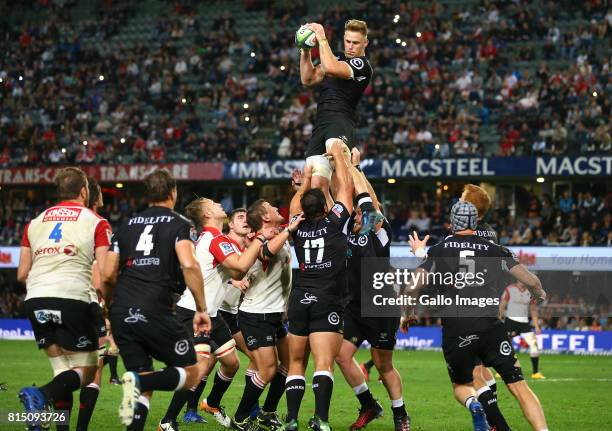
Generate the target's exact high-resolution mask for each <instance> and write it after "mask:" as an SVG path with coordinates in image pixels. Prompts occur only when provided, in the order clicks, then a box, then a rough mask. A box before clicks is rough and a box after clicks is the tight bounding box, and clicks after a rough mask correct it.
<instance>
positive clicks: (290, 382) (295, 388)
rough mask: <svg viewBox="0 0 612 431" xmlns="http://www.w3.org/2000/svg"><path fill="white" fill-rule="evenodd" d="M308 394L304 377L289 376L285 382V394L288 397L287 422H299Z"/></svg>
mask: <svg viewBox="0 0 612 431" xmlns="http://www.w3.org/2000/svg"><path fill="white" fill-rule="evenodd" d="M304 392H306V379H305V378H304V376H287V379H286V381H285V394H286V395H287V422H289V421H291V420H294V419H295V420H297V418H298V413H299V411H300V405H301V404H302V398H304Z"/></svg>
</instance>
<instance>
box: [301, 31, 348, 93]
mask: <svg viewBox="0 0 612 431" xmlns="http://www.w3.org/2000/svg"><path fill="white" fill-rule="evenodd" d="M306 27H307V28H308V29H310V30H312V31H314V33H315V35H316V36H317V42H318V43H319V57H320V58H321V64H320V67H321V68H322V70H323V75H327V76H332V77H334V78H340V79H352V78H353V69H351V67H350V66H349V65H348V63H346V62H344V61H339V60H338V59H337V58H336V56H335V55H334V53H333V52H332V50H331V47H330V46H329V42H328V41H327V38H326V37H325V29H324V28H323V26H322V25H321V24H318V23H316V22H312V23H308V24H306ZM300 58H301V57H300ZM301 65H302V62H301V60H300V72H301V70H302V68H301ZM321 79H323V78H321ZM302 82H303V81H302Z"/></svg>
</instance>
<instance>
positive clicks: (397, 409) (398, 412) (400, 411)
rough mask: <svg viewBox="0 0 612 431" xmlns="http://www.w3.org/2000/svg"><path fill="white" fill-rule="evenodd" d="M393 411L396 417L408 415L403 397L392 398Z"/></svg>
mask: <svg viewBox="0 0 612 431" xmlns="http://www.w3.org/2000/svg"><path fill="white" fill-rule="evenodd" d="M391 411H393V417H394V418H403V417H404V416H408V412H407V411H406V406H405V405H404V399H403V398H398V399H397V400H391Z"/></svg>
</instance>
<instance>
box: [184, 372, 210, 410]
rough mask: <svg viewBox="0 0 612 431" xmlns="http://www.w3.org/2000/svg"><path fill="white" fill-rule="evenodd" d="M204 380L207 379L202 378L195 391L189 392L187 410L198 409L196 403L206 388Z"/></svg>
mask: <svg viewBox="0 0 612 431" xmlns="http://www.w3.org/2000/svg"><path fill="white" fill-rule="evenodd" d="M206 379H207V378H206V377H204V378H203V379H202V381H201V382H200V384H199V385H198V387H197V388H196V389H195V391H193V392H191V396H190V397H189V399H188V400H187V410H194V411H195V410H197V409H198V401H200V397H201V396H202V392H204V388H205V387H206Z"/></svg>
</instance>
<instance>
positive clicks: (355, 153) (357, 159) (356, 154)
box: [351, 147, 381, 212]
mask: <svg viewBox="0 0 612 431" xmlns="http://www.w3.org/2000/svg"><path fill="white" fill-rule="evenodd" d="M360 163H361V152H360V151H359V150H358V149H357V147H354V148H353V149H352V150H351V165H353V167H354V168H355V169H356V170H357V171H358V173H359V175H360V176H361V177H362V178H363V181H364V183H365V186H366V191H367V193H368V194H369V195H370V198H372V206H374V209H375V210H376V211H378V212H381V207H380V201H379V200H378V196H377V195H376V191H374V187H372V184H371V183H370V181H369V180H368V177H366V176H365V174H364V173H363V171H362V170H361V168H360V167H359V164H360ZM355 191H356V192H357V182H355Z"/></svg>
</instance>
